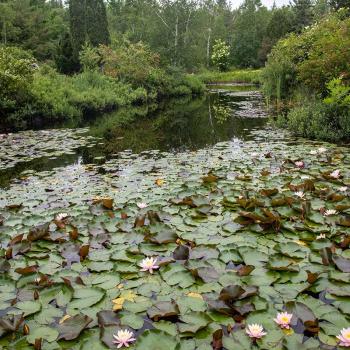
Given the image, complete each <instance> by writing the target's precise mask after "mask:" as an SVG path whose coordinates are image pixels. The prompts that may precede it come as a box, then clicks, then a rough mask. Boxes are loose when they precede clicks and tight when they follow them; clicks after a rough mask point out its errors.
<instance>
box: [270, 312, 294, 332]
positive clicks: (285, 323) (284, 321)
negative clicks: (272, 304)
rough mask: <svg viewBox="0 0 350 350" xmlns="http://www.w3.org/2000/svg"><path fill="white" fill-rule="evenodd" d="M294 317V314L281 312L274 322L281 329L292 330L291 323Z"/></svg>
mask: <svg viewBox="0 0 350 350" xmlns="http://www.w3.org/2000/svg"><path fill="white" fill-rule="evenodd" d="M292 317H293V314H289V313H288V312H279V313H278V314H277V317H276V318H274V319H273V320H274V321H275V322H276V323H277V324H278V325H279V326H280V327H281V328H286V329H289V328H290V321H291V319H292Z"/></svg>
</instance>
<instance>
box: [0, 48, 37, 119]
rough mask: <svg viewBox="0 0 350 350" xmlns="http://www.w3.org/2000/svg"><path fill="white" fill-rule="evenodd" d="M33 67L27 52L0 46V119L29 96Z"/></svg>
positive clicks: (32, 60) (33, 61) (32, 59)
mask: <svg viewBox="0 0 350 350" xmlns="http://www.w3.org/2000/svg"><path fill="white" fill-rule="evenodd" d="M35 68H36V63H35V60H34V58H33V57H32V56H31V55H30V54H29V53H28V52H26V51H23V50H21V49H19V48H15V47H0V107H1V108H0V110H1V112H0V115H1V116H2V118H1V119H3V118H4V116H5V115H6V114H7V113H10V112H11V111H13V110H14V109H15V108H18V106H17V105H19V106H21V105H22V104H23V103H25V102H26V101H27V100H28V99H29V98H30V84H31V82H32V81H33V73H34V70H35Z"/></svg>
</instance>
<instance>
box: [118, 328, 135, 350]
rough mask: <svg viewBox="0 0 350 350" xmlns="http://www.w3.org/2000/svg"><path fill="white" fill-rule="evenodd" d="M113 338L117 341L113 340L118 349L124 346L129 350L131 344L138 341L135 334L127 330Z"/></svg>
mask: <svg viewBox="0 0 350 350" xmlns="http://www.w3.org/2000/svg"><path fill="white" fill-rule="evenodd" d="M113 338H114V339H115V340H113V343H114V344H117V345H118V346H117V348H118V349H120V348H121V347H123V346H126V347H127V348H128V347H129V345H130V344H129V343H132V342H134V341H135V340H136V338H134V333H132V332H130V331H128V330H127V329H125V330H120V331H118V332H117V335H115V334H113Z"/></svg>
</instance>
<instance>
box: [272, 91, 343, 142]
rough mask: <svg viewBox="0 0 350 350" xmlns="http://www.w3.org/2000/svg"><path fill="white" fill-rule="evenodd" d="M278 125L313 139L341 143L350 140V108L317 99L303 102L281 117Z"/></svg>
mask: <svg viewBox="0 0 350 350" xmlns="http://www.w3.org/2000/svg"><path fill="white" fill-rule="evenodd" d="M277 124H278V125H279V126H282V127H287V128H288V129H290V130H291V131H292V132H293V133H294V134H296V135H299V136H303V137H306V138H311V139H321V140H327V141H340V140H347V139H349V138H350V108H349V106H347V107H345V108H344V107H341V106H339V105H333V104H326V103H324V102H323V101H322V100H320V99H318V98H315V99H312V100H311V101H310V100H309V101H303V102H302V103H300V104H299V105H298V106H296V107H294V108H293V109H291V110H290V111H289V113H287V115H286V116H280V117H279V118H278V122H277Z"/></svg>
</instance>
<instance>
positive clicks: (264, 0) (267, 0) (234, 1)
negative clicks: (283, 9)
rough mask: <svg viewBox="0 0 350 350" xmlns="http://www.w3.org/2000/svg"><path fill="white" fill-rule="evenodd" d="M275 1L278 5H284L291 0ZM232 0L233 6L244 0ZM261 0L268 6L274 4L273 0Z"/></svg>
mask: <svg viewBox="0 0 350 350" xmlns="http://www.w3.org/2000/svg"><path fill="white" fill-rule="evenodd" d="M275 1H276V5H277V6H283V5H288V4H289V0H275ZM230 2H231V4H232V5H233V7H235V8H236V7H238V6H239V5H240V4H242V2H243V0H231V1H230ZM261 2H262V3H263V4H264V5H265V6H267V7H271V6H272V4H273V0H261Z"/></svg>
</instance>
